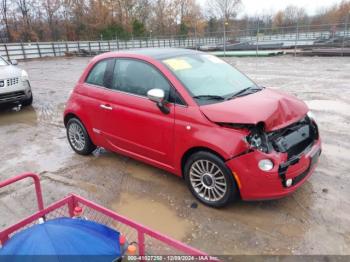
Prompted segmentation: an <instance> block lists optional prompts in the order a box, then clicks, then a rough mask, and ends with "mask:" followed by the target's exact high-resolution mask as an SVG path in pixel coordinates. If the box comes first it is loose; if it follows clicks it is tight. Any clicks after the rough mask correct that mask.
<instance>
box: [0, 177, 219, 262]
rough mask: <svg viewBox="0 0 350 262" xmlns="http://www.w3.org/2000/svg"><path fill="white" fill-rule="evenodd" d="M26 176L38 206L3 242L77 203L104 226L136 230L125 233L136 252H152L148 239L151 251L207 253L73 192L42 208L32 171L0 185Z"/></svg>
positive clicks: (10, 229)
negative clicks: (32, 183)
mask: <svg viewBox="0 0 350 262" xmlns="http://www.w3.org/2000/svg"><path fill="white" fill-rule="evenodd" d="M28 177H31V178H32V179H33V180H34V184H35V192H36V196H37V202H38V209H39V210H38V212H36V213H35V214H32V215H30V216H29V217H27V218H25V219H23V220H21V221H20V222H18V223H16V224H14V225H12V226H10V227H8V228H6V229H4V230H3V231H1V232H0V241H1V243H2V244H5V242H6V241H7V240H8V239H9V238H10V237H11V236H12V235H13V234H15V233H16V232H18V231H20V230H23V229H24V228H26V227H28V226H30V225H32V224H34V223H35V222H36V221H37V220H38V219H39V218H46V219H52V218H56V217H62V216H70V217H72V216H73V210H74V208H75V207H76V206H81V207H83V209H84V210H85V212H84V216H86V217H87V219H91V220H94V221H97V222H100V223H104V224H106V225H107V226H110V227H114V228H116V229H117V230H119V231H120V232H122V233H124V232H123V231H122V230H124V231H125V232H131V231H132V232H136V235H135V234H133V233H132V232H131V233H130V234H129V236H127V237H128V239H129V240H131V241H135V242H136V243H137V245H138V255H140V256H144V255H148V254H152V250H151V249H152V243H151V242H155V241H156V242H157V243H158V244H157V245H156V246H157V247H158V250H157V251H156V252H157V253H155V254H159V253H158V252H173V253H172V254H184V255H192V256H207V254H205V253H204V252H202V251H200V250H198V249H195V248H192V247H190V246H188V245H185V244H184V243H181V242H180V241H177V240H175V239H172V238H170V237H167V236H165V235H163V234H161V233H159V232H156V231H154V230H152V229H150V228H148V227H145V226H143V225H141V224H138V223H136V222H134V221H132V220H130V219H128V218H126V217H124V216H121V215H119V214H117V213H115V212H113V211H111V210H109V209H107V208H105V207H103V206H101V205H98V204H95V203H93V202H91V201H89V200H87V199H85V198H82V197H80V196H78V195H75V194H71V195H68V196H67V197H65V198H63V199H62V200H59V201H57V202H55V203H53V204H51V205H50V206H48V207H46V208H44V205H43V199H42V193H41V187H40V180H39V177H38V176H37V175H36V174H32V173H26V174H23V175H19V176H16V177H14V178H11V179H8V180H6V181H3V182H0V188H2V187H4V186H7V185H10V184H12V183H15V182H17V181H19V180H22V179H25V178H28ZM121 229H122V230H121ZM132 238H135V239H132ZM146 238H147V239H146ZM159 243H161V244H162V245H164V247H165V249H164V250H166V251H159V246H160V244H159ZM153 246H155V245H153ZM166 254H167V253H163V254H161V255H166ZM153 255H154V254H153ZM214 260H215V259H212V261H214ZM215 261H217V260H215Z"/></svg>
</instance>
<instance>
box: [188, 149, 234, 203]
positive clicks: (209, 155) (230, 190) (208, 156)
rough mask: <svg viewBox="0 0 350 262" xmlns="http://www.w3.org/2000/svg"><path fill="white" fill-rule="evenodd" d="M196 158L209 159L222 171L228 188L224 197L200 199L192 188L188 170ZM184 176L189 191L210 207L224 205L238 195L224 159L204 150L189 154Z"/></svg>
mask: <svg viewBox="0 0 350 262" xmlns="http://www.w3.org/2000/svg"><path fill="white" fill-rule="evenodd" d="M197 160H209V161H212V162H213V163H215V164H216V165H217V166H218V167H219V168H220V169H221V171H222V173H223V174H224V176H225V179H226V183H227V188H228V190H227V191H226V193H225V195H224V197H223V198H222V199H220V200H219V201H216V202H212V201H207V200H205V199H202V198H201V197H200V196H199V195H198V194H197V192H196V191H195V190H194V188H193V187H192V184H191V181H190V176H189V170H190V168H191V165H192V164H193V163H194V162H195V161H197ZM184 177H185V180H186V183H187V186H188V188H189V189H190V191H191V193H192V194H193V195H194V196H195V197H196V198H197V199H198V200H199V201H200V202H202V203H203V204H205V205H208V206H211V207H217V208H219V207H224V206H226V205H227V204H229V203H230V202H232V201H233V200H234V199H236V198H237V197H238V195H239V193H238V188H237V184H236V182H235V180H234V178H233V176H232V173H231V170H230V169H229V168H228V167H227V166H226V164H225V163H224V161H223V160H222V159H221V158H220V157H218V156H216V155H215V154H213V153H210V152H206V151H200V152H197V153H194V154H193V155H191V156H190V157H189V158H188V160H187V161H186V163H185V166H184Z"/></svg>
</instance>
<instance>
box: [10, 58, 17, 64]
mask: <svg viewBox="0 0 350 262" xmlns="http://www.w3.org/2000/svg"><path fill="white" fill-rule="evenodd" d="M10 62H11V64H12V65H18V62H17V60H16V59H13V60H11V61H10Z"/></svg>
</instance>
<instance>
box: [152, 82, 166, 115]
mask: <svg viewBox="0 0 350 262" xmlns="http://www.w3.org/2000/svg"><path fill="white" fill-rule="evenodd" d="M147 97H148V99H149V100H151V101H153V102H155V103H156V104H157V106H158V108H159V109H160V111H162V112H163V113H164V114H169V112H170V110H169V108H168V107H166V105H165V102H166V101H165V93H164V90H162V89H159V88H154V89H151V90H149V91H148V92H147Z"/></svg>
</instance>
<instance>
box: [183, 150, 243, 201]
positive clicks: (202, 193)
mask: <svg viewBox="0 0 350 262" xmlns="http://www.w3.org/2000/svg"><path fill="white" fill-rule="evenodd" d="M184 175H185V179H186V183H187V185H188V187H189V189H190V190H191V192H192V194H193V195H194V196H195V197H196V198H197V199H198V200H199V201H201V202H202V203H204V204H206V205H208V206H212V207H223V206H225V205H227V204H228V203H230V202H231V201H233V200H234V199H235V198H237V196H238V188H237V185H236V182H235V180H234V179H233V177H232V173H231V171H230V169H229V168H228V167H227V166H226V165H225V163H224V161H222V159H221V158H219V157H218V156H216V155H214V154H212V153H210V152H205V151H201V152H197V153H195V154H193V155H192V156H190V158H189V159H188V160H187V162H186V164H185V167H184Z"/></svg>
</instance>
